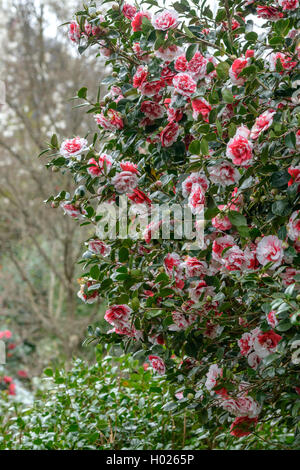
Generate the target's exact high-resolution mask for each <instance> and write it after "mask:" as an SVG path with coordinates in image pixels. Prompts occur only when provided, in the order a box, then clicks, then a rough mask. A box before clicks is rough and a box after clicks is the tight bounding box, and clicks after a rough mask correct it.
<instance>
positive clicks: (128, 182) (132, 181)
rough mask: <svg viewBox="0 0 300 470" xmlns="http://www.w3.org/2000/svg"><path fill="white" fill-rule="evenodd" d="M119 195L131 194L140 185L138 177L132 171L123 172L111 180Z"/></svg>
mask: <svg viewBox="0 0 300 470" xmlns="http://www.w3.org/2000/svg"><path fill="white" fill-rule="evenodd" d="M111 182H112V184H113V185H114V187H115V190H116V191H117V192H118V193H130V192H132V190H133V189H134V188H136V187H137V185H138V177H137V175H136V174H135V173H132V172H131V171H121V173H117V174H116V176H114V177H113V178H112V180H111Z"/></svg>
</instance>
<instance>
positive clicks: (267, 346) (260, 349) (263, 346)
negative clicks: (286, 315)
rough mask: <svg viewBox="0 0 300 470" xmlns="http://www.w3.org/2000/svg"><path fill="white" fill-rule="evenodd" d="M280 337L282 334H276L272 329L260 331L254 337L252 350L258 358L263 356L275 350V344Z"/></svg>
mask: <svg viewBox="0 0 300 470" xmlns="http://www.w3.org/2000/svg"><path fill="white" fill-rule="evenodd" d="M281 339H282V336H280V335H278V334H277V333H275V331H273V330H269V331H267V332H265V333H262V332H261V333H260V334H258V335H257V336H256V337H255V339H254V343H253V347H254V351H255V352H256V354H257V355H258V356H259V357H260V358H264V357H266V356H268V355H269V354H272V353H274V352H275V351H276V348H277V345H278V343H279V341H280V340H281Z"/></svg>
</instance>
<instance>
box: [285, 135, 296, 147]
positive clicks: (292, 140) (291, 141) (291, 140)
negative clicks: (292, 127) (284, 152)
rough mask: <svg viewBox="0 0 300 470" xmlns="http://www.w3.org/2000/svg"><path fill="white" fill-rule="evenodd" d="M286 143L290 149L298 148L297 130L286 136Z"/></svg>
mask: <svg viewBox="0 0 300 470" xmlns="http://www.w3.org/2000/svg"><path fill="white" fill-rule="evenodd" d="M284 141H285V145H286V146H287V147H288V148H290V149H295V148H296V135H295V132H290V133H289V134H287V135H286V136H285V139H284Z"/></svg>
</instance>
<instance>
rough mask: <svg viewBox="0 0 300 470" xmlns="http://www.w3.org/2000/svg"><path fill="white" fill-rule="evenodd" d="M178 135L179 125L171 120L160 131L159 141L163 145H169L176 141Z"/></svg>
mask: <svg viewBox="0 0 300 470" xmlns="http://www.w3.org/2000/svg"><path fill="white" fill-rule="evenodd" d="M178 135H179V125H178V124H177V122H174V121H171V122H169V124H167V125H166V127H165V128H164V129H163V130H162V131H161V133H160V141H161V145H162V146H163V147H170V146H171V145H173V144H174V142H176V140H177V137H178Z"/></svg>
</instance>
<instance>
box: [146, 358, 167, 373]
mask: <svg viewBox="0 0 300 470" xmlns="http://www.w3.org/2000/svg"><path fill="white" fill-rule="evenodd" d="M149 361H150V362H151V365H152V367H153V369H154V370H156V372H158V373H159V374H160V375H164V373H165V372H166V366H165V363H164V361H163V360H162V358H161V357H159V356H149Z"/></svg>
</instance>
